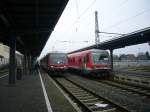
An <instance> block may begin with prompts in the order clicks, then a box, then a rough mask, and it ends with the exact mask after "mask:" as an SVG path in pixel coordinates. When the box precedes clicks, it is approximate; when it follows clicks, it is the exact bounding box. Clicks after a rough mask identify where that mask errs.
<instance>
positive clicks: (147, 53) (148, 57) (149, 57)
mask: <svg viewBox="0 0 150 112" xmlns="http://www.w3.org/2000/svg"><path fill="white" fill-rule="evenodd" d="M145 55H146V57H147V59H148V60H150V55H149V52H148V51H147V52H146V53H145Z"/></svg>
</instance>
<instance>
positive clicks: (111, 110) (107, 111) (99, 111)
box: [94, 108, 116, 112]
mask: <svg viewBox="0 0 150 112" xmlns="http://www.w3.org/2000/svg"><path fill="white" fill-rule="evenodd" d="M94 112H116V108H110V109H104V110H94Z"/></svg>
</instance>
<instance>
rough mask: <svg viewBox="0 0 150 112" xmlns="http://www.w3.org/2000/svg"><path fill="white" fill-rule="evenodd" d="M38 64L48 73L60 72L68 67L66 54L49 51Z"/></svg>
mask: <svg viewBox="0 0 150 112" xmlns="http://www.w3.org/2000/svg"><path fill="white" fill-rule="evenodd" d="M40 65H41V67H42V68H44V69H46V70H48V72H50V73H58V72H61V73H62V72H64V71H66V70H67V67H68V61H67V54H66V53H60V52H51V53H49V54H47V55H46V56H45V57H44V58H43V59H41V61H40Z"/></svg>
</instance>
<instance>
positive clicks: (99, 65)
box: [91, 50, 111, 73]
mask: <svg viewBox="0 0 150 112" xmlns="http://www.w3.org/2000/svg"><path fill="white" fill-rule="evenodd" d="M91 57H92V69H93V72H95V73H107V72H109V71H110V70H111V65H110V60H109V53H108V52H107V51H103V50H101V51H95V52H91Z"/></svg>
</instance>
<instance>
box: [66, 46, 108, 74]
mask: <svg viewBox="0 0 150 112" xmlns="http://www.w3.org/2000/svg"><path fill="white" fill-rule="evenodd" d="M68 67H69V68H72V69H76V70H81V71H83V72H84V73H86V74H88V73H104V72H109V71H110V69H111V65H110V62H109V54H108V52H107V51H105V50H98V49H91V50H87V51H82V52H77V53H73V54H69V55H68Z"/></svg>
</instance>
